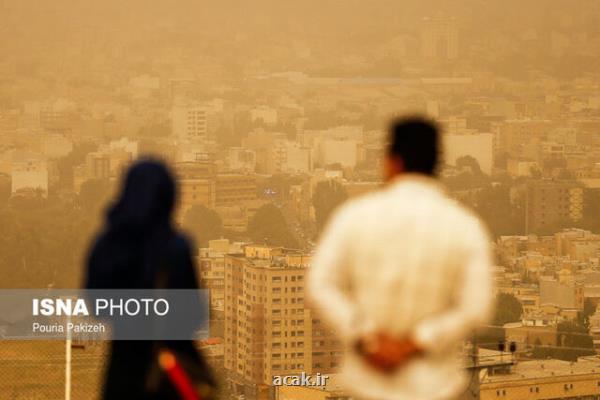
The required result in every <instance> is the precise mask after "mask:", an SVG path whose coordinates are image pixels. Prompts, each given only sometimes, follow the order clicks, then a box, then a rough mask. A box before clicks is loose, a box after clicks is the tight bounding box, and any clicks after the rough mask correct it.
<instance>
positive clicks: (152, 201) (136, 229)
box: [86, 161, 213, 400]
mask: <svg viewBox="0 0 600 400" xmlns="http://www.w3.org/2000/svg"><path fill="white" fill-rule="evenodd" d="M175 193H176V187H175V181H174V179H173V177H172V176H171V174H170V173H169V171H168V170H167V168H166V167H165V166H164V165H162V164H161V163H159V162H155V161H141V162H138V163H136V164H134V165H133V166H132V167H131V168H130V170H129V172H128V174H127V178H126V180H125V184H124V187H123V188H122V191H121V194H120V197H119V198H118V199H117V201H116V203H115V204H114V206H113V207H112V208H111V209H110V211H109V213H108V216H107V221H106V226H105V228H104V230H103V232H102V233H101V234H100V235H99V237H98V238H97V240H96V242H95V243H94V245H93V247H92V250H91V253H90V256H89V260H88V271H87V282H86V287H87V288H88V289H153V288H164V289H197V288H198V284H197V279H196V273H195V269H194V265H193V261H192V256H191V251H190V244H189V243H188V241H187V240H186V239H185V238H184V237H183V236H182V235H181V234H179V233H178V232H177V231H175V229H174V228H173V226H172V224H171V214H172V212H173V207H174V205H175ZM199 312H200V311H199ZM165 353H167V354H171V355H172V354H175V355H178V356H180V357H182V358H185V359H186V361H187V364H188V365H192V366H193V369H194V371H193V374H194V375H195V376H194V378H197V377H198V374H200V375H204V376H203V377H201V379H200V380H201V381H202V382H203V383H206V384H209V385H212V384H213V380H212V377H211V376H210V371H209V370H208V368H207V366H206V363H205V362H204V360H203V358H202V356H201V354H199V353H198V351H197V350H196V348H195V347H194V345H193V342H192V341H168V342H161V343H157V342H153V341H118V340H115V341H113V342H112V348H111V358H110V363H109V366H108V371H107V376H106V381H105V387H104V392H103V398H104V399H107V400H115V399H136V400H137V399H180V398H183V397H182V396H181V394H180V391H178V390H177V388H176V385H174V384H172V383H171V382H170V381H169V377H168V376H167V375H166V374H165V373H162V372H161V365H160V360H159V359H160V358H161V356H162V355H163V354H165ZM163 358H164V357H163ZM162 369H163V370H164V368H162ZM196 380H197V379H196ZM193 383H197V382H193Z"/></svg>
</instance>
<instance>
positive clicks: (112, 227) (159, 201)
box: [107, 160, 175, 236]
mask: <svg viewBox="0 0 600 400" xmlns="http://www.w3.org/2000/svg"><path fill="white" fill-rule="evenodd" d="M174 206H175V180H174V179H173V177H172V175H171V173H170V172H169V170H168V169H167V167H166V166H165V165H164V164H162V163H161V162H158V161H153V160H144V161H139V162H137V163H135V164H134V165H132V166H131V168H130V169H129V172H128V173H127V177H126V179H125V183H124V186H123V189H122V191H121V194H120V196H119V199H118V200H117V202H116V203H115V204H114V205H113V206H112V207H111V209H110V210H109V212H108V221H107V222H108V230H109V232H110V233H120V232H128V233H134V232H135V233H137V234H140V233H141V234H143V233H146V235H147V234H148V233H152V231H154V230H156V229H159V230H162V229H165V228H168V227H170V220H171V214H172V212H173V207H174ZM146 235H144V236H146Z"/></svg>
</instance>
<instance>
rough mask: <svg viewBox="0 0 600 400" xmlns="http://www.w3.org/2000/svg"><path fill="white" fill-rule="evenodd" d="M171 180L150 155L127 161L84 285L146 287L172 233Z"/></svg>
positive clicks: (169, 245)
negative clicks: (123, 178)
mask: <svg viewBox="0 0 600 400" xmlns="http://www.w3.org/2000/svg"><path fill="white" fill-rule="evenodd" d="M175 198H176V186H175V179H174V178H173V176H172V175H171V173H170V172H169V170H168V169H167V167H166V166H165V165H164V164H163V163H161V162H159V161H154V160H143V161H138V162H136V163H135V164H133V165H132V166H131V167H130V169H129V171H128V173H127V176H126V178H125V181H124V184H123V188H122V189H121V193H120V195H119V197H118V198H117V201H116V202H115V203H114V204H113V205H112V207H110V209H109V210H108V213H107V221H106V226H105V228H104V230H103V233H102V234H101V235H99V237H98V238H97V240H96V242H95V244H94V246H93V247H92V250H91V252H90V256H89V259H88V276H87V284H86V286H87V287H88V288H119V287H128V288H151V287H155V285H156V284H157V271H159V268H161V267H166V263H167V262H168V260H167V259H168V258H169V254H168V253H169V251H170V250H172V244H173V242H174V240H176V238H177V237H178V236H177V233H176V231H175V230H174V229H173V227H172V224H171V216H172V214H173V208H174V206H175Z"/></svg>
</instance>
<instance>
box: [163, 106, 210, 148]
mask: <svg viewBox="0 0 600 400" xmlns="http://www.w3.org/2000/svg"><path fill="white" fill-rule="evenodd" d="M171 122H172V128H173V135H174V136H175V137H176V138H178V139H179V140H182V141H187V140H196V139H201V138H206V136H207V133H208V115H207V111H206V108H205V107H203V106H198V105H193V106H192V105H176V106H174V107H173V109H172V110H171Z"/></svg>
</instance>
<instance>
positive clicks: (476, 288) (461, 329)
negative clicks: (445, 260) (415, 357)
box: [414, 221, 492, 353]
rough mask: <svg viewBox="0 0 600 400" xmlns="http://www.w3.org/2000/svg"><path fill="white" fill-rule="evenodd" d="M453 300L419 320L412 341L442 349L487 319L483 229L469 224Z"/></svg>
mask: <svg viewBox="0 0 600 400" xmlns="http://www.w3.org/2000/svg"><path fill="white" fill-rule="evenodd" d="M464 237H465V239H467V240H468V242H469V243H468V252H467V254H466V260H465V263H464V264H463V265H464V268H463V273H462V276H463V279H462V282H461V283H462V284H461V285H460V286H459V287H458V288H457V296H456V298H457V301H456V303H455V305H454V306H453V307H452V308H450V309H449V310H448V311H447V312H445V313H443V314H439V315H435V316H432V317H430V318H428V319H425V320H423V321H422V322H421V323H419V324H418V325H417V326H416V329H415V331H414V340H415V341H416V342H417V343H418V344H419V345H420V346H422V347H423V348H424V349H425V350H426V351H428V352H433V353H436V352H438V353H439V352H444V351H447V350H448V349H449V348H451V347H452V346H455V345H457V344H459V343H460V341H461V340H464V339H465V338H466V337H467V335H468V334H469V332H470V331H472V330H473V329H475V328H476V327H477V326H479V325H480V324H483V323H485V322H486V321H487V319H488V317H489V315H490V313H491V310H492V276H491V267H492V257H491V249H490V241H489V237H488V235H487V232H486V231H485V229H483V227H482V226H481V224H480V223H479V221H477V222H476V223H475V224H473V227H472V229H471V232H470V234H468V235H465V236H464Z"/></svg>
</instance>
